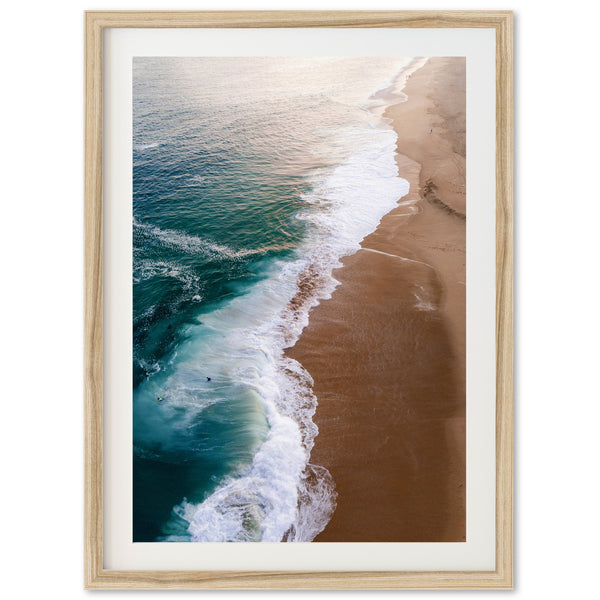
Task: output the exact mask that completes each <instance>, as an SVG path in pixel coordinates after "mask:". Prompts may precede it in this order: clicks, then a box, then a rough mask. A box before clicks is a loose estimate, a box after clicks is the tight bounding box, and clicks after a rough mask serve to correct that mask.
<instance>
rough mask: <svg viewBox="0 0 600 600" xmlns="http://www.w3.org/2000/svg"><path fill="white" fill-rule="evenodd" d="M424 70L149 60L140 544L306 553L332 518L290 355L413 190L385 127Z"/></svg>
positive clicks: (140, 323)
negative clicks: (237, 544) (412, 76)
mask: <svg viewBox="0 0 600 600" xmlns="http://www.w3.org/2000/svg"><path fill="white" fill-rule="evenodd" d="M416 65H417V61H415V60H412V59H409V58H306V59H304V58H302V59H299V58H135V59H134V63H133V215H134V218H133V342H134V344H133V348H134V349H133V388H134V394H133V442H134V448H133V540H134V541H136V542H142V541H282V540H286V541H298V542H303V541H311V540H312V539H314V537H315V536H316V535H317V534H318V533H319V532H320V531H321V530H322V529H323V527H324V526H325V525H326V523H327V521H328V520H329V518H330V517H331V514H332V512H333V510H334V509H335V496H336V494H335V483H334V482H333V481H332V480H331V477H330V476H329V473H328V472H327V471H326V470H325V469H323V468H322V467H319V466H318V465H311V464H310V450H311V448H312V445H313V442H314V438H315V436H316V434H317V430H316V427H315V425H314V424H313V422H312V416H313V414H314V411H315V408H316V404H317V399H316V398H315V397H314V395H313V393H312V389H311V383H312V380H311V378H310V375H309V374H308V373H307V372H306V371H305V370H304V369H303V368H302V366H301V365H300V364H299V363H297V362H296V361H293V360H290V359H288V358H286V357H285V356H284V355H283V351H284V349H285V348H286V347H289V346H292V345H293V344H294V343H295V341H296V339H297V338H298V336H299V334H300V332H301V330H302V328H303V327H304V326H305V325H306V324H307V322H308V313H309V309H310V308H311V307H312V306H314V305H315V304H317V303H318V301H319V300H320V299H323V298H326V297H328V296H329V295H330V294H331V292H332V291H333V289H334V287H335V285H336V282H335V280H334V279H333V278H332V276H331V272H332V269H333V268H334V267H335V266H338V265H339V259H340V258H341V257H342V256H345V255H347V254H351V253H352V252H355V251H356V250H357V249H358V247H359V243H360V241H361V240H362V239H363V238H364V237H365V236H366V235H367V234H369V233H370V232H372V231H373V230H374V229H375V228H376V226H377V224H378V223H379V221H380V219H381V217H382V216H383V215H384V214H385V213H387V212H389V211H390V210H391V209H392V208H394V206H396V205H397V203H398V201H399V200H400V199H401V198H402V197H403V196H404V195H405V194H406V193H407V191H408V184H407V182H406V181H405V180H403V179H402V178H400V177H399V176H398V170H397V167H396V164H395V160H394V152H395V141H396V134H395V133H394V131H393V130H392V129H391V128H390V127H389V123H387V122H386V120H385V119H383V118H382V113H383V110H384V108H385V106H386V105H387V104H389V103H390V102H396V101H398V100H399V99H401V93H400V92H399V89H400V88H401V84H402V82H403V78H405V77H406V76H407V74H408V73H409V72H410V71H411V69H414V68H416ZM208 378H210V380H208ZM159 397H160V398H162V400H161V401H157V398H159Z"/></svg>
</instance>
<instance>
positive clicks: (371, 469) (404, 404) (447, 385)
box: [288, 58, 466, 542]
mask: <svg viewBox="0 0 600 600" xmlns="http://www.w3.org/2000/svg"><path fill="white" fill-rule="evenodd" d="M404 93H405V94H406V95H407V96H408V100H407V101H406V102H403V103H400V104H396V105H394V106H392V107H390V108H389V109H388V110H387V111H386V116H388V117H390V118H391V119H393V127H394V128H395V130H396V132H397V133H398V137H399V139H398V156H397V161H398V167H399V172H400V176H401V177H403V178H405V179H407V180H408V181H409V182H410V190H411V191H410V193H409V196H408V199H413V200H417V202H416V204H415V205H414V206H412V207H410V206H399V207H398V208H396V209H395V210H393V211H392V212H390V213H388V214H387V215H386V216H385V217H384V218H383V219H382V221H381V223H380V225H379V227H378V229H377V230H376V231H375V232H374V233H373V234H371V235H370V236H368V237H367V238H365V240H364V241H363V243H362V248H363V249H362V250H359V251H358V252H357V253H356V254H354V255H352V256H350V257H347V258H346V259H344V260H343V265H344V266H343V267H342V268H340V269H337V270H336V271H335V272H334V276H335V278H336V279H337V280H338V281H340V285H339V286H338V287H337V288H336V290H335V292H334V294H333V296H332V298H331V299H330V300H327V301H324V302H322V303H321V304H320V305H319V306H317V307H316V308H314V309H313V310H312V311H311V314H310V322H309V325H308V327H307V328H306V329H305V330H304V332H303V333H302V336H301V337H300V340H299V341H298V342H297V344H296V345H295V346H294V347H293V348H291V349H290V350H289V351H288V355H289V356H291V357H292V358H295V359H297V360H299V361H300V362H301V363H302V365H304V367H305V368H306V369H307V370H308V371H309V373H310V374H311V375H312V377H313V378H314V381H315V383H314V391H315V394H316V396H317V398H318V401H319V405H318V408H317V412H316V415H315V419H314V420H315V422H316V424H317V426H318V427H319V435H318V437H317V438H316V442H315V447H314V448H313V451H312V454H311V463H313V464H317V465H323V466H325V467H326V468H327V469H328V470H329V471H330V473H331V474H332V476H333V479H334V481H335V485H336V490H337V492H338V499H337V508H336V511H335V513H334V515H333V517H332V519H331V521H330V522H329V524H328V525H327V527H326V528H325V530H324V531H323V532H322V533H321V534H319V535H318V536H317V538H316V540H315V541H337V542H359V541H361V542H383V541H390V542H412V541H415V542H417V541H419V542H429V541H432V542H433V541H436V542H437V541H464V539H465V224H466V219H465V215H466V210H465V61H464V59H462V58H433V59H430V60H429V61H428V62H427V63H426V64H425V66H424V67H422V68H421V69H419V70H418V71H416V72H415V73H414V74H413V75H412V76H411V77H410V79H409V81H408V83H407V85H406V87H405V88H404ZM406 199H407V198H403V199H402V201H404V200H406Z"/></svg>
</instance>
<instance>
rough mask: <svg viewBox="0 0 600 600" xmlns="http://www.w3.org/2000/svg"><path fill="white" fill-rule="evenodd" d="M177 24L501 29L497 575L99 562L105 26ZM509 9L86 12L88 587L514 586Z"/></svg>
mask: <svg viewBox="0 0 600 600" xmlns="http://www.w3.org/2000/svg"><path fill="white" fill-rule="evenodd" d="M109 27H111V28H112V27H114V28H127V27H129V28H131V27H139V28H142V27H147V28H148V27H150V28H175V27H188V28H189V27H215V28H217V27H220V28H248V27H342V28H352V27H364V28H370V27H398V28H404V27H408V28H447V27H464V28H482V27H483V28H494V29H495V30H496V569H495V571H447V572H438V571H435V572H434V571H417V572H414V571H413V572H411V571H392V572H390V571H368V572H366V571H365V572H362V571H344V572H308V571H292V572H279V571H265V572H257V571H253V572H246V571H117V570H105V569H104V568H103V559H102V510H103V509H102V397H103V396H102V393H103V392H102V333H103V328H102V327H103V325H102V31H103V29H104V28H109ZM512 40H513V38H512V12H509V11H401V12H388V11H373V12H371V11H348V12H345V11H344V12H330V11H290V12H288V11H286V12H277V11H242V12H223V11H210V12H188V11H176V12H163V11H152V12H134V11H91V12H87V13H86V15H85V313H84V314H85V324H84V337H85V340H84V348H85V349H84V352H85V359H84V368H85V374H84V377H85V524H84V526H85V530H84V536H85V537H84V549H85V566H84V583H85V587H86V588H88V589H396V588H420V589H434V588H435V589H442V588H445V589H484V588H497V589H509V588H511V587H512V581H513V562H512V561H513V531H512V527H513V525H512V510H513V507H512V501H513V499H512V494H513V488H512V486H513V474H512V467H513V458H512V445H513V439H512V436H513V424H512V419H513V406H512V394H513V373H512V361H513V356H512V348H513V333H512V332H513V317H512V296H513V288H512V278H513V205H512V177H513V176H512V161H513V141H512V135H513V133H512V123H513V117H512V102H513V94H512V65H513V54H512V52H513V49H512V48H513V41H512Z"/></svg>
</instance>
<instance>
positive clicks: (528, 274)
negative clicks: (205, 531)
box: [0, 0, 600, 599]
mask: <svg viewBox="0 0 600 600" xmlns="http://www.w3.org/2000/svg"><path fill="white" fill-rule="evenodd" d="M500 4H501V6H499V3H496V2H488V1H479V2H470V3H469V2H465V3H462V4H457V3H456V2H452V1H438V2H437V3H435V4H429V3H428V4H426V5H421V4H418V3H415V4H406V3H403V2H400V1H397V2H393V1H388V2H383V1H379V2H376V3H371V2H362V3H361V2H354V1H351V0H345V1H344V2H333V1H329V2H321V3H318V2H314V1H305V2H303V3H299V2H298V3H292V2H284V1H282V0H280V1H279V2H270V3H269V2H263V3H258V2H256V1H253V2H247V3H243V2H237V3H236V2H227V1H225V0H221V2H220V3H219V4H217V3H216V2H215V3H212V4H209V3H206V2H179V3H178V4H172V3H164V4H161V3H158V2H155V1H152V0H142V1H136V0H130V1H129V2H128V3H126V4H125V3H120V4H119V3H118V2H116V1H115V2H112V3H109V2H103V1H96V2H95V3H93V4H92V3H88V2H75V1H72V2H61V3H60V4H59V3H57V2H42V1H41V0H30V1H28V2H22V3H19V4H17V3H16V2H11V3H10V4H8V5H6V6H4V7H3V17H4V18H3V31H2V34H1V36H0V49H1V52H0V57H1V59H0V60H1V61H2V65H1V71H0V72H1V74H2V79H1V81H2V84H1V88H0V89H1V93H0V102H1V104H2V106H1V109H2V110H1V111H0V115H1V119H2V125H1V128H0V153H1V154H2V157H1V160H0V165H1V179H0V182H1V187H0V190H1V194H2V204H1V213H0V228H1V229H0V244H1V246H0V259H1V261H2V270H1V275H2V279H1V281H2V286H1V288H0V289H1V293H0V303H1V307H0V315H2V329H1V338H0V339H1V340H2V344H1V350H0V351H1V352H2V357H1V359H0V364H1V365H2V387H1V388H0V390H1V393H2V402H3V412H2V418H1V420H0V423H1V428H2V429H1V431H0V444H1V446H0V452H1V453H2V464H3V467H2V468H3V470H2V484H3V485H2V493H1V494H0V502H1V506H0V515H1V519H2V521H1V522H2V527H1V529H0V536H1V540H2V544H1V548H2V553H3V556H2V560H1V561H0V564H1V569H2V591H3V595H5V596H6V597H8V598H20V597H33V598H35V597H40V596H42V595H44V596H46V595H52V596H54V595H56V596H59V595H60V597H61V598H65V599H71V598H83V597H84V596H86V595H88V594H89V593H90V592H84V591H83V590H82V586H83V575H82V571H83V568H82V534H83V526H82V520H83V508H82V502H83V492H82V488H83V428H82V423H83V409H82V387H83V377H82V372H83V362H82V349H83V348H82V346H83V342H82V338H83V326H82V323H83V259H82V256H83V16H82V11H83V10H84V9H98V8H104V9H115V8H128V9H134V8H137V9H149V8H165V7H168V8H170V9H175V8H180V9H185V8H195V9H199V8H205V9H208V8H232V9H233V8H237V9H241V8H280V9H282V8H304V9H308V8H335V9H348V8H369V9H375V8H382V9H384V8H387V9H410V8H420V9H424V8H446V9H456V8H464V9H469V8H470V9H482V8H490V9H492V8H493V9H497V8H499V7H500V8H507V9H513V10H515V12H516V20H515V25H516V39H515V51H516V71H515V108H516V122H515V127H516V129H515V132H516V135H515V142H516V143H515V150H516V162H515V175H516V177H515V184H516V187H515V209H516V210H515V226H516V229H515V234H516V235H515V248H516V254H515V257H516V268H515V284H516V296H515V299H516V304H515V309H516V313H515V314H516V330H515V353H516V361H515V375H516V390H515V391H516V395H515V401H516V419H515V433H516V443H515V449H516V456H517V461H516V478H515V484H516V488H515V500H516V503H515V534H516V537H515V561H516V574H515V575H516V577H515V583H516V592H514V593H515V594H516V595H517V596H519V597H523V598H538V597H539V598H544V599H548V598H550V599H552V598H563V597H565V595H567V594H568V595H569V596H573V597H575V598H577V597H583V598H587V597H592V596H593V595H594V593H597V587H596V582H595V580H594V578H593V575H594V573H595V571H596V569H597V568H598V560H599V558H600V551H599V541H600V527H599V518H598V513H599V509H598V498H599V494H598V491H599V485H598V457H599V452H598V444H597V439H598V433H597V430H598V427H599V422H600V409H599V404H600V393H599V391H598V385H597V381H596V380H597V376H596V375H597V372H598V371H599V370H600V368H599V366H600V352H599V350H598V341H599V340H600V321H599V317H598V290H599V288H600V286H599V285H598V272H599V269H598V265H597V262H598V258H599V257H600V252H599V251H598V242H597V239H598V233H597V230H598V226H599V223H600V208H599V194H598V184H597V183H596V181H595V176H596V173H597V170H598V158H599V157H600V152H598V135H599V134H600V131H598V129H599V127H598V108H597V104H598V95H597V91H598V90H597V87H598V86H597V58H598V49H597V38H598V35H599V34H598V29H597V27H598V12H599V11H598V9H597V8H595V6H594V3H592V2H584V1H583V0H571V1H570V2H567V3H565V2H561V3H558V2H552V1H548V2H524V1H523V0H521V1H515V2H514V3H513V4H512V5H511V4H508V3H500ZM594 590H596V592H594ZM258 593H259V594H260V592H258ZM124 594H125V593H124V592H115V593H114V596H121V595H124ZM146 594H149V593H148V592H140V593H139V594H138V597H139V595H144V596H145V595H146ZM174 594H175V593H173V592H164V593H162V594H161V596H162V595H170V596H171V595H174ZM204 594H206V592H204ZM256 594H257V592H255V593H254V594H253V595H256ZM284 594H285V593H284V592H273V593H270V594H269V595H270V597H272V598H273V597H275V598H277V597H283V596H284ZM313 594H315V595H319V596H324V595H325V592H313ZM484 594H486V593H485V592H471V593H468V596H469V597H471V598H473V597H479V596H482V595H484ZM209 595H213V596H216V593H212V594H210V593H209ZM233 595H234V593H233V592H226V593H220V594H219V596H220V597H224V596H229V597H232V596H233ZM295 595H298V593H297V594H295ZM300 595H304V593H300ZM339 595H343V596H347V595H350V593H349V592H341V593H339V594H338V596H339ZM352 595H353V596H359V597H366V596H373V595H375V592H361V593H358V594H357V593H354V594H352ZM408 595H410V596H416V593H414V592H408ZM418 595H419V597H423V596H430V595H433V593H432V592H422V593H418ZM452 595H453V596H457V595H458V596H461V597H462V596H465V597H466V596H467V592H456V593H453V594H452Z"/></svg>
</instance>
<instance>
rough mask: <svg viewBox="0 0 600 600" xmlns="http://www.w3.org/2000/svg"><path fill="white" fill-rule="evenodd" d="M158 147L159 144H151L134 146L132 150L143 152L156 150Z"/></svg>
mask: <svg viewBox="0 0 600 600" xmlns="http://www.w3.org/2000/svg"><path fill="white" fill-rule="evenodd" d="M159 146H160V143H159V142H151V143H149V144H134V145H133V148H134V150H137V151H138V152H143V151H144V150H150V149H151V148H158V147H159Z"/></svg>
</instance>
